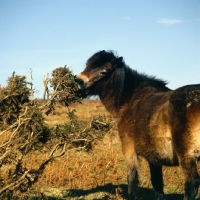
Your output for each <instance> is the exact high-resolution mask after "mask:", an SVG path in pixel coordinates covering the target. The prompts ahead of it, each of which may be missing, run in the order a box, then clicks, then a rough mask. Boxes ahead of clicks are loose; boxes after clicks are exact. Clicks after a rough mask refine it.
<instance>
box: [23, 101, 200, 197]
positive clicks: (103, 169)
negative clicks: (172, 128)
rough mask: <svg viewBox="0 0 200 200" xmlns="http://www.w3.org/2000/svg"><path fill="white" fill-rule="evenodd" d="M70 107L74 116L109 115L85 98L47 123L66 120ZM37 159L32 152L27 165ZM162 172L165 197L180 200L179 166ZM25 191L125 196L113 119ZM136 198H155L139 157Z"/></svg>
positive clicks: (43, 194) (39, 194)
mask: <svg viewBox="0 0 200 200" xmlns="http://www.w3.org/2000/svg"><path fill="white" fill-rule="evenodd" d="M72 108H75V109H76V115H77V117H78V118H80V119H84V120H89V119H90V118H91V117H92V116H97V115H105V116H106V117H111V116H110V114H109V113H108V112H107V111H106V110H105V108H104V106H103V105H102V103H101V102H100V101H99V100H84V101H83V102H82V104H78V103H76V104H72V105H70V107H69V108H67V107H62V108H59V109H58V112H59V115H49V116H47V117H45V118H46V123H47V124H49V125H50V126H55V125H56V124H61V123H65V121H66V120H67V117H66V112H67V110H68V109H72ZM37 159H40V158H39V157H38V156H37V155H32V157H29V158H28V160H27V164H30V165H34V164H35V163H37ZM163 175H164V184H165V190H164V191H165V194H166V199H167V200H181V199H183V191H184V186H183V179H184V177H183V174H182V171H181V169H180V167H163ZM27 194H28V195H30V196H35V197H34V198H36V196H37V197H38V198H40V199H117V200H118V199H119V200H121V199H126V198H127V195H126V194H127V181H126V164H125V160H124V157H123V154H122V152H121V143H120V140H119V138H118V135H117V127H116V124H115V121H114V120H113V122H112V129H111V131H110V132H109V133H107V134H106V135H105V137H104V139H103V140H102V141H99V142H97V144H96V145H95V146H94V148H93V149H92V150H91V151H89V152H87V151H82V150H78V151H77V150H69V151H67V153H66V154H65V155H64V156H62V157H60V158H58V159H56V161H54V162H52V163H50V164H49V165H48V166H47V168H46V170H45V172H44V174H43V175H42V176H41V177H40V179H39V181H38V182H37V183H36V184H35V185H34V186H33V187H32V188H31V190H29V192H28V193H27ZM198 197H200V195H199V196H198ZM139 199H149V200H150V199H154V193H153V190H152V185H151V182H150V174H149V168H148V164H147V162H146V161H145V160H144V159H142V158H140V190H139Z"/></svg>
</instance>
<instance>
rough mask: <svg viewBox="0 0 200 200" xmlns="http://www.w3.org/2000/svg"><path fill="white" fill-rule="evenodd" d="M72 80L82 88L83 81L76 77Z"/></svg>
mask: <svg viewBox="0 0 200 200" xmlns="http://www.w3.org/2000/svg"><path fill="white" fill-rule="evenodd" d="M74 80H75V81H76V82H77V83H78V85H79V86H80V88H82V86H84V81H83V80H82V79H80V78H78V77H77V76H74Z"/></svg>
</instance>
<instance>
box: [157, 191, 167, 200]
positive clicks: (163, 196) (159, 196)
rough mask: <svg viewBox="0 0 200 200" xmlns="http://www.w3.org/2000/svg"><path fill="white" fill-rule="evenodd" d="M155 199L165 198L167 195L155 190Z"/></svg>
mask: <svg viewBox="0 0 200 200" xmlns="http://www.w3.org/2000/svg"><path fill="white" fill-rule="evenodd" d="M155 200H165V195H164V194H160V193H158V192H155Z"/></svg>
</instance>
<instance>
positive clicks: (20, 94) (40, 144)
mask: <svg viewBox="0 0 200 200" xmlns="http://www.w3.org/2000/svg"><path fill="white" fill-rule="evenodd" d="M73 77H74V76H73V73H72V72H71V71H70V70H69V68H67V67H66V66H65V67H60V68H57V69H55V70H54V71H53V73H52V78H51V79H50V78H48V81H47V83H49V84H50V86H51V87H52V88H53V89H52V91H51V93H50V97H49V99H48V100H46V101H44V104H43V105H41V104H39V103H38V101H37V100H35V99H33V98H30V96H31V97H32V96H33V94H34V90H33V89H32V88H33V87H32V83H29V82H27V81H26V77H25V76H18V75H15V73H13V75H12V77H10V78H8V84H7V86H6V87H0V141H1V142H0V198H1V199H5V198H13V197H14V196H17V195H18V194H19V193H23V192H25V191H27V190H28V188H30V187H31V186H32V185H33V184H34V183H35V182H36V181H37V180H38V178H39V177H40V175H41V174H42V173H43V172H44V170H45V167H46V166H47V164H48V163H49V162H51V161H54V160H55V158H57V157H60V156H62V155H63V154H64V153H65V152H66V151H67V150H69V149H71V148H77V149H85V150H90V149H91V148H92V145H93V144H94V143H95V141H96V139H101V138H102V137H103V135H104V134H105V133H106V132H107V131H109V129H110V120H107V119H106V118H105V117H102V116H99V117H98V118H92V119H91V121H89V122H84V121H82V120H79V119H78V118H77V117H76V115H75V110H70V109H68V113H67V115H68V118H69V120H68V121H67V122H66V123H65V124H62V125H56V126H54V127H49V126H48V125H47V124H46V123H45V119H44V116H43V114H44V113H46V114H51V113H53V112H55V109H54V108H55V106H68V105H69V104H70V103H72V102H81V100H80V99H79V98H78V97H77V95H76V92H77V89H78V86H77V84H76V82H75V81H74V78H73ZM29 86H31V87H29ZM45 87H48V84H46V86H45ZM46 89H47V88H46ZM46 91H50V90H49V88H48V90H46ZM32 154H41V159H40V160H39V161H38V163H35V165H34V166H29V165H27V158H28V157H29V156H30V155H32Z"/></svg>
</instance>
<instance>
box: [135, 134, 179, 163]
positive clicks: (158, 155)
mask: <svg viewBox="0 0 200 200" xmlns="http://www.w3.org/2000/svg"><path fill="white" fill-rule="evenodd" d="M140 152H141V151H140ZM139 155H140V156H143V157H145V158H146V159H147V161H148V162H150V163H152V164H155V165H166V166H176V165H178V157H177V155H176V153H175V150H174V148H173V144H172V139H171V138H170V137H159V138H156V142H155V143H151V142H150V143H149V144H148V145H147V146H146V148H145V147H144V148H143V151H142V152H141V153H139Z"/></svg>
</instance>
